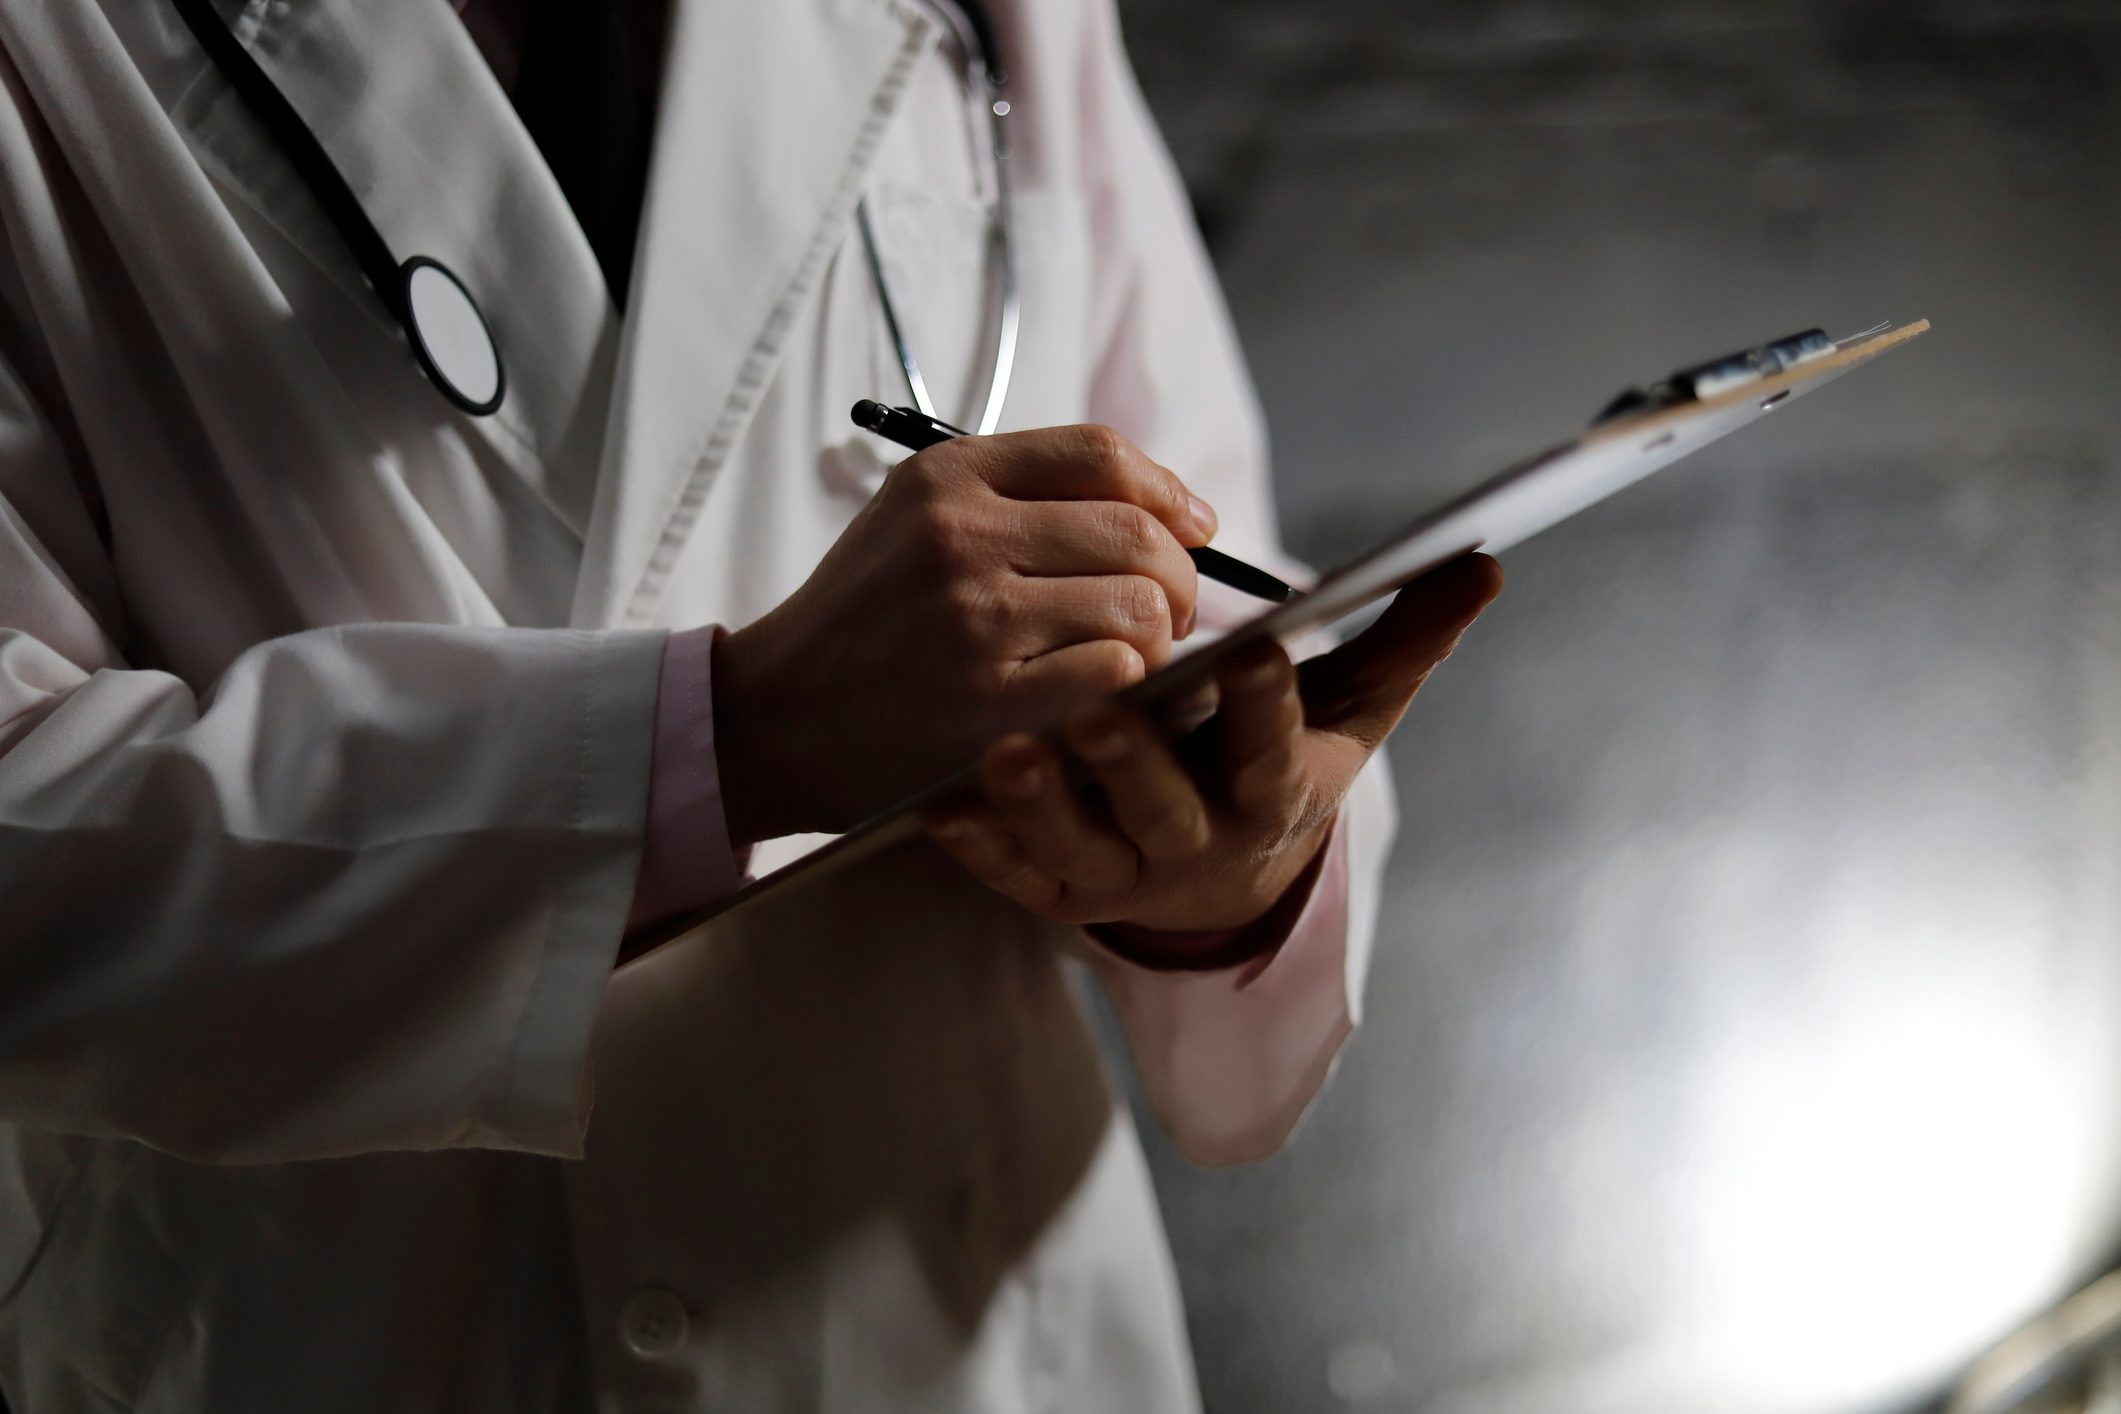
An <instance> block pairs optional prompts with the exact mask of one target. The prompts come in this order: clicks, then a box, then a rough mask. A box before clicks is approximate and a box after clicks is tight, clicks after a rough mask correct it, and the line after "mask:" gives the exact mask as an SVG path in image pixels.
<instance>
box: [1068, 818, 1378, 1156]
mask: <svg viewBox="0 0 2121 1414" xmlns="http://www.w3.org/2000/svg"><path fill="white" fill-rule="evenodd" d="M1347 834H1348V827H1347V821H1346V819H1345V817H1343V818H1342V819H1341V820H1340V821H1338V822H1336V823H1335V825H1334V828H1333V837H1332V839H1331V840H1330V841H1328V843H1327V845H1326V854H1325V857H1324V860H1323V862H1322V864H1321V865H1320V868H1319V871H1318V873H1317V875H1316V877H1315V880H1314V882H1313V884H1312V886H1311V896H1310V898H1309V899H1307V900H1306V901H1305V903H1304V906H1303V910H1302V912H1300V913H1299V914H1298V915H1297V917H1296V920H1295V922H1294V923H1293V925H1291V927H1290V928H1289V931H1288V936H1287V937H1286V938H1284V939H1283V940H1282V942H1281V945H1280V946H1279V947H1276V948H1273V949H1271V950H1270V951H1268V952H1265V953H1262V954H1260V955H1259V956H1258V957H1255V958H1253V959H1252V960H1251V961H1249V962H1245V963H1241V964H1238V965H1237V966H1234V967H1229V968H1226V969H1224V970H1223V971H1220V972H1165V971H1152V970H1150V969H1149V968H1146V967H1137V966H1135V965H1133V964H1131V963H1127V962H1123V961H1121V960H1120V959H1119V958H1118V957H1116V956H1114V955H1113V954H1112V953H1111V952H1109V951H1107V950H1106V949H1103V948H1093V949H1092V951H1091V956H1090V962H1091V966H1092V968H1093V969H1094V970H1095V971H1096V972H1097V974H1098V977H1099V978H1100V980H1102V981H1103V983H1104V985H1105V991H1106V993H1107V994H1108V995H1109V996H1110V997H1111V998H1112V1003H1113V1007H1114V1009H1115V1010H1116V1011H1117V1012H1118V1013H1119V1017H1120V1020H1121V1023H1122V1024H1123V1025H1124V1026H1125V1028H1126V1032H1127V1038H1128V1044H1129V1046H1130V1048H1131V1049H1132V1051H1133V1053H1134V1060H1135V1068H1136V1071H1137V1072H1138V1073H1139V1074H1140V1076H1141V1078H1142V1084H1143V1089H1144V1091H1145V1092H1146V1094H1147V1097H1148V1101H1149V1106H1150V1108H1151V1109H1152V1110H1153V1111H1154V1112H1155V1113H1156V1116H1157V1118H1158V1119H1159V1120H1160V1121H1161V1122H1162V1123H1163V1125H1164V1128H1165V1129H1166V1130H1168V1131H1169V1132H1170V1134H1171V1136H1172V1138H1174V1139H1175V1140H1177V1141H1178V1144H1179V1147H1180V1149H1181V1150H1182V1151H1183V1152H1184V1153H1185V1154H1186V1155H1187V1156H1188V1157H1189V1158H1191V1159H1193V1160H1194V1161H1196V1162H1199V1163H1207V1164H1225V1163H1239V1162H1246V1161H1250V1160H1254V1159H1259V1158H1264V1157H1265V1156H1266V1155H1267V1154H1269V1153H1271V1152H1273V1150H1274V1148H1275V1147H1276V1146H1277V1145H1279V1144H1280V1143H1281V1141H1282V1140H1283V1138H1284V1137H1286V1136H1287V1134H1288V1133H1289V1131H1290V1129H1291V1128H1293V1127H1294V1126H1295V1124H1296V1121H1297V1118H1298V1117H1299V1116H1300V1115H1301V1114H1302V1113H1303V1111H1304V1108H1305V1106H1307V1105H1308V1104H1309V1103H1310V1101H1311V1098H1312V1096H1314V1095H1316V1094H1317V1093H1318V1089H1319V1087H1320V1086H1321V1085H1322V1084H1324V1083H1325V1078H1326V1074H1327V1072H1328V1070H1330V1069H1331V1067H1332V1064H1333V1058H1334V1056H1335V1055H1336V1054H1338V1052H1339V1050H1340V1046H1341V1043H1342V1042H1343V1041H1345V1040H1346V1039H1347V1037H1348V1034H1349V1032H1351V1031H1352V1030H1353V1029H1354V1020H1353V1015H1352V1012H1351V1011H1350V1009H1349V1000H1348V997H1349V993H1348V949H1349V939H1348V924H1349V898H1348V887H1349V866H1348V846H1347Z"/></svg>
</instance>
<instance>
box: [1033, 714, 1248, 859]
mask: <svg viewBox="0 0 2121 1414" xmlns="http://www.w3.org/2000/svg"><path fill="white" fill-rule="evenodd" d="M1065 735H1066V737H1067V741H1068V746H1069V748H1070V749H1071V750H1072V751H1074V752H1075V754H1076V755H1077V756H1079V757H1081V758H1082V760H1083V764H1084V765H1086V766H1088V767H1089V768H1090V774H1091V775H1092V776H1093V777H1094V778H1095V779H1096V781H1097V783H1098V785H1099V786H1101V787H1103V788H1104V792H1105V802H1106V804H1107V805H1108V806H1110V808H1111V811H1112V818H1113V820H1114V822H1115V823H1117V824H1118V826H1119V828H1120V830H1121V831H1122V832H1123V833H1124V834H1125V835H1126V836H1127V838H1128V839H1130V840H1132V841H1133V842H1134V847H1135V848H1136V849H1137V850H1139V851H1140V852H1141V855H1142V857H1143V858H1144V859H1156V860H1171V859H1184V858H1187V857H1188V856H1191V855H1193V854H1197V853H1199V852H1200V851H1201V850H1203V849H1205V848H1207V846H1208V842H1209V839H1210V837H1211V834H1212V830H1211V825H1210V821H1209V819H1208V807H1207V803H1206V802H1205V801H1203V800H1202V799H1201V798H1200V791H1199V790H1198V789H1196V788H1195V787H1194V784H1193V779H1192V777H1190V776H1188V775H1187V774H1186V771H1185V768H1184V767H1182V766H1180V765H1179V764H1178V758H1177V757H1175V756H1173V755H1172V754H1171V751H1170V748H1169V747H1167V746H1165V745H1164V743H1163V741H1162V740H1161V739H1160V738H1159V737H1158V736H1157V735H1156V732H1155V730H1154V729H1153V728H1152V727H1151V726H1150V725H1149V723H1148V721H1147V720H1145V719H1144V718H1143V717H1142V716H1141V715H1140V714H1139V713H1137V712H1129V711H1126V710H1124V709H1122V708H1118V707H1113V706H1111V705H1109V704H1106V705H1101V706H1098V707H1094V708H1092V709H1091V710H1090V711H1088V712H1086V713H1084V714H1083V715H1082V716H1080V717H1078V718H1076V719H1075V720H1074V721H1072V722H1070V723H1069V724H1068V727H1067V730H1066V733H1065Z"/></svg>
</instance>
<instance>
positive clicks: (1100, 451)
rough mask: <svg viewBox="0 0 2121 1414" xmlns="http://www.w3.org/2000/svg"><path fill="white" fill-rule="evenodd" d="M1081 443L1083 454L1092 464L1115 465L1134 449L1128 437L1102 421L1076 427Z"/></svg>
mask: <svg viewBox="0 0 2121 1414" xmlns="http://www.w3.org/2000/svg"><path fill="white" fill-rule="evenodd" d="M1076 436H1077V438H1078V439H1079V441H1080V443H1081V455H1082V458H1083V460H1084V461H1086V462H1088V463H1090V464H1091V465H1092V466H1098V467H1115V466H1118V465H1120V464H1121V463H1123V462H1124V461H1126V459H1127V453H1128V452H1129V451H1131V450H1132V448H1131V447H1130V445H1129V444H1128V442H1127V439H1126V438H1124V437H1122V436H1120V435H1119V433H1118V432H1116V431H1114V430H1113V429H1112V428H1110V427H1107V426H1105V425H1104V424H1103V423H1101V422H1086V423H1084V424H1083V425H1082V426H1080V427H1078V428H1077V429H1076Z"/></svg>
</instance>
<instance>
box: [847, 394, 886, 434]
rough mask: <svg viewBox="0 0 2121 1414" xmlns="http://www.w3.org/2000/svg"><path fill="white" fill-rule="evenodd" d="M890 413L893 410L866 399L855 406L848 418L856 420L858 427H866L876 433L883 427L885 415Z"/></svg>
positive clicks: (871, 399)
mask: <svg viewBox="0 0 2121 1414" xmlns="http://www.w3.org/2000/svg"><path fill="white" fill-rule="evenodd" d="M890 411H891V409H889V408H887V407H885V406H884V405H883V404H882V403H880V402H878V401H877V400H876V399H874V398H864V399H862V400H861V401H860V402H858V403H856V404H855V405H854V409H853V411H851V412H850V413H848V416H849V417H851V418H853V419H854V425H855V426H856V427H866V428H868V429H869V430H870V431H871V432H874V431H875V430H876V429H877V428H878V427H879V426H880V425H882V423H883V421H884V415H885V414H886V413H888V412H890Z"/></svg>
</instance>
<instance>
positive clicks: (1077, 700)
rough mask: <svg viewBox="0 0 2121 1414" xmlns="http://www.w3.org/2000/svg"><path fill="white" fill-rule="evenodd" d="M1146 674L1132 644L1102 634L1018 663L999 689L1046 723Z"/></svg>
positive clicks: (1137, 680)
mask: <svg viewBox="0 0 2121 1414" xmlns="http://www.w3.org/2000/svg"><path fill="white" fill-rule="evenodd" d="M1148 672H1149V665H1148V664H1147V663H1145V662H1143V661H1142V655H1141V654H1140V653H1138V652H1136V651H1135V649H1134V645H1132V644H1131V643H1122V642H1120V641H1119V640H1118V639H1113V638H1107V639H1101V640H1099V641H1098V642H1096V643H1077V644H1073V645H1071V646H1069V647H1067V648H1056V649H1055V650H1053V651H1052V652H1051V653H1041V654H1039V655H1038V656H1037V657H1036V658H1031V659H1027V660H1026V661H1024V662H1022V663H1019V664H1018V665H1017V667H1016V671H1015V672H1014V673H1012V674H1011V675H1010V678H1009V681H1008V683H1007V685H1006V686H1005V688H1004V689H1003V692H1004V695H1005V696H1006V697H1008V698H1010V699H1012V700H1014V701H1015V702H1019V703H1025V704H1031V705H1032V706H1035V708H1036V711H1035V713H1034V715H1035V716H1036V717H1038V718H1039V719H1041V720H1044V721H1051V720H1053V719H1054V718H1056V717H1063V716H1066V715H1067V714H1068V713H1070V712H1072V711H1074V710H1075V709H1076V708H1078V707H1081V706H1084V705H1085V704H1087V703H1090V702H1094V701H1096V700H1097V699H1098V698H1100V697H1109V696H1111V695H1112V694H1113V693H1115V692H1118V691H1120V690H1122V689H1124V688H1128V687H1132V686H1133V685H1134V684H1135V683H1138V682H1140V681H1141V680H1142V679H1143V678H1144V677H1146V676H1147V675H1148ZM1027 710H1028V708H1027Z"/></svg>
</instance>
